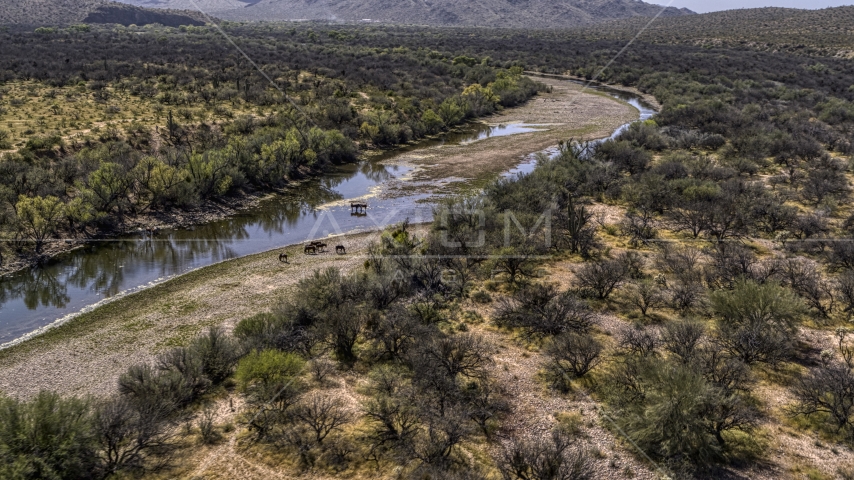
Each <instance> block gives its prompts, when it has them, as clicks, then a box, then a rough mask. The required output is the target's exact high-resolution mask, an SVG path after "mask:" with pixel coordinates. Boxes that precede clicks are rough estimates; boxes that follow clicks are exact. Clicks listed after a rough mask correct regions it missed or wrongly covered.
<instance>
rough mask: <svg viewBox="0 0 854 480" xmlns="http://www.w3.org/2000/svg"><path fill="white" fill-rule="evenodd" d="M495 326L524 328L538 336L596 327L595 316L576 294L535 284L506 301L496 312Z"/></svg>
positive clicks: (528, 332)
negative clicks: (594, 325)
mask: <svg viewBox="0 0 854 480" xmlns="http://www.w3.org/2000/svg"><path fill="white" fill-rule="evenodd" d="M494 318H495V323H496V324H497V325H500V326H502V327H509V328H521V329H523V330H524V331H525V332H526V333H527V334H529V335H534V336H542V335H557V334H559V333H561V332H567V331H574V332H585V331H587V329H589V328H590V326H591V325H592V324H593V320H594V314H593V312H592V311H591V310H590V308H589V307H588V306H587V304H586V303H585V302H584V301H582V300H580V299H578V298H577V297H576V296H575V295H574V294H573V293H572V292H569V291H566V292H559V291H558V289H557V287H556V286H554V285H543V284H532V285H529V286H526V287H523V288H521V289H519V291H517V293H516V294H515V295H514V296H513V297H512V298H502V299H501V300H499V301H498V302H497V306H496V309H495V315H494Z"/></svg>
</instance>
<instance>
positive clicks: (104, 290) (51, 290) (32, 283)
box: [0, 86, 655, 348]
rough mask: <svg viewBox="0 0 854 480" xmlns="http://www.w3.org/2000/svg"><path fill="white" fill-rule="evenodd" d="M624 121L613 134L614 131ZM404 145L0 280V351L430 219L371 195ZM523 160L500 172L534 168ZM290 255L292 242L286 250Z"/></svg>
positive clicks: (468, 136)
mask: <svg viewBox="0 0 854 480" xmlns="http://www.w3.org/2000/svg"><path fill="white" fill-rule="evenodd" d="M591 88H595V89H597V90H600V91H605V92H606V93H608V94H610V95H612V96H614V97H617V98H619V99H621V100H623V101H626V102H628V103H630V104H631V105H633V106H634V107H635V108H637V109H638V110H639V111H640V115H641V117H640V118H641V120H645V119H647V118H650V117H651V116H652V115H653V114H654V113H655V111H654V110H653V109H652V107H651V106H650V105H648V104H647V103H645V102H643V101H642V100H641V99H640V98H639V97H638V96H636V95H633V94H630V93H626V92H623V91H619V90H613V89H608V88H607V87H599V86H597V87H591ZM544 127H545V126H538V125H524V124H512V125H500V126H497V127H490V126H487V125H483V124H472V125H470V126H469V128H467V129H466V130H465V131H463V132H455V133H451V134H448V135H446V136H444V137H442V138H439V139H431V140H427V141H424V142H421V143H419V144H418V145H416V146H414V147H408V148H407V149H406V150H408V151H411V150H412V149H419V148H428V147H432V146H436V145H441V144H465V143H471V142H476V141H481V140H484V139H487V138H490V137H496V136H504V135H514V134H519V133H525V132H531V131H535V130H537V129H539V128H544ZM625 128H628V124H627V125H624V126H622V127H620V128H619V129H618V130H617V131H615V132H614V136H616V135H618V134H619V133H621V132H622V131H623V130H624V129H625ZM401 152H402V150H398V151H396V152H390V153H386V154H384V155H381V156H379V157H376V158H374V159H372V160H371V161H365V162H362V163H361V164H358V165H356V164H354V165H346V166H342V167H339V168H337V169H335V170H334V171H331V172H329V173H328V174H326V175H324V176H323V177H322V178H317V179H314V180H311V181H309V182H306V183H305V184H304V185H302V186H300V188H299V189H296V190H298V191H295V192H293V193H289V194H283V195H278V196H276V197H274V198H272V199H270V200H265V201H263V202H261V203H260V205H258V206H257V207H255V208H251V209H248V210H246V211H243V212H241V213H240V214H238V215H234V216H231V217H229V218H226V219H224V220H219V221H215V222H210V223H207V224H204V225H199V226H197V227H195V228H193V229H176V230H166V231H161V232H159V234H158V235H156V236H154V237H148V236H143V235H130V236H127V237H125V238H119V239H110V240H105V241H97V242H91V243H89V244H87V245H86V246H85V247H83V248H79V249H76V250H74V251H72V252H69V253H68V254H65V255H62V256H60V257H58V258H56V259H55V260H54V261H52V262H51V263H50V264H48V265H45V266H41V267H38V268H32V269H28V270H24V271H21V272H18V273H16V274H13V275H9V276H7V277H3V278H0V348H4V347H8V346H10V345H12V344H15V343H18V341H21V340H23V339H26V338H29V337H31V336H34V335H36V334H38V333H39V332H41V331H43V330H44V329H46V328H49V327H51V326H53V325H57V324H59V323H62V322H63V321H65V320H67V319H69V318H72V317H73V316H75V315H78V314H80V313H82V312H85V311H88V310H91V309H92V308H95V307H97V306H98V305H101V304H103V303H104V302H106V301H110V300H114V299H116V298H118V297H120V296H124V295H127V294H129V293H133V292H135V291H138V290H140V289H143V288H147V287H150V286H152V285H155V284H157V283H159V282H162V281H164V280H167V279H169V278H172V277H174V276H176V275H180V274H182V273H186V272H188V271H190V270H193V269H196V268H200V267H204V266H208V265H211V264H214V263H217V262H220V261H223V260H228V259H231V258H237V257H241V256H245V255H250V254H253V253H259V252H263V251H267V250H271V249H274V248H278V247H283V246H285V245H291V244H298V243H303V242H307V241H309V240H315V239H320V238H323V237H326V236H328V235H335V234H342V233H355V232H359V231H366V230H373V229H377V228H380V227H384V226H387V225H390V224H394V223H397V222H401V221H403V220H405V219H406V218H409V219H410V220H411V221H413V222H420V221H428V220H430V219H431V218H432V207H431V205H429V204H428V203H425V202H424V200H425V199H426V198H427V197H429V194H425V193H419V194H413V195H408V196H403V197H399V198H388V199H386V198H381V197H377V196H375V194H376V193H377V192H378V191H379V190H380V189H381V188H382V186H383V185H384V184H385V183H387V182H389V181H390V180H392V179H396V181H406V178H407V175H408V174H409V173H410V172H411V169H410V168H409V167H405V166H394V165H389V163H393V162H389V161H390V160H393V159H394V157H395V156H396V155H398V154H400V153H401ZM534 166H535V162H534V161H533V160H532V158H529V159H528V160H526V161H525V162H522V163H521V164H520V165H518V166H517V167H516V168H514V169H512V170H510V171H509V172H505V174H504V175H516V174H518V173H527V172H530V171H531V170H533V168H534ZM355 199H359V200H365V201H367V202H368V204H369V208H368V210H367V214H366V215H352V214H351V209H350V200H355ZM291 251H292V253H296V250H295V249H291Z"/></svg>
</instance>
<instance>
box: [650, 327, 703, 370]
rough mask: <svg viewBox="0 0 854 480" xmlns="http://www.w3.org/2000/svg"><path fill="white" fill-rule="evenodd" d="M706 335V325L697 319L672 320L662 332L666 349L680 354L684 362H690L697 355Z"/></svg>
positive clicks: (662, 341) (662, 342) (662, 339)
mask: <svg viewBox="0 0 854 480" xmlns="http://www.w3.org/2000/svg"><path fill="white" fill-rule="evenodd" d="M705 335H706V327H705V326H704V325H703V324H702V323H700V322H696V321H691V320H682V321H676V322H670V323H668V324H667V325H665V326H664V330H663V331H662V333H661V344H662V346H663V347H664V349H665V350H667V351H668V352H670V353H672V354H674V355H676V356H678V357H679V358H680V359H681V360H682V362H683V363H690V362H691V361H693V360H694V358H695V356H696V355H697V350H698V348H699V347H700V345H701V343H702V342H703V339H704V337H705Z"/></svg>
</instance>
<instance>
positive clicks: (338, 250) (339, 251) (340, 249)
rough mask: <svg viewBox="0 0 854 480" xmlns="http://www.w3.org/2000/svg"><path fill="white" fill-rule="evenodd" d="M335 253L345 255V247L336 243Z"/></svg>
mask: <svg viewBox="0 0 854 480" xmlns="http://www.w3.org/2000/svg"><path fill="white" fill-rule="evenodd" d="M335 253H337V254H338V255H347V249H346V248H344V245H338V246H337V247H335Z"/></svg>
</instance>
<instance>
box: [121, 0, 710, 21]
mask: <svg viewBox="0 0 854 480" xmlns="http://www.w3.org/2000/svg"><path fill="white" fill-rule="evenodd" d="M121 1H123V2H126V3H132V4H134V5H138V6H144V7H159V8H181V9H194V8H195V7H194V6H193V2H191V1H190V0H121ZM196 3H197V4H198V5H199V7H200V8H201V9H202V10H204V11H206V12H208V13H211V14H214V15H216V16H217V17H220V18H224V19H228V20H249V21H252V20H259V21H275V20H329V21H345V22H359V21H366V22H367V21H371V22H382V23H398V24H417V25H434V26H488V27H515V28H565V27H572V26H578V25H586V24H590V23H596V22H601V21H605V20H612V19H617V18H627V17H638V16H642V17H652V16H655V15H657V14H658V13H659V12H660V11H661V9H662V7H661V6H658V5H652V4H649V3H644V2H642V1H639V0H196ZM691 13H693V12H691V11H689V10H686V9H677V8H667V9H666V10H665V11H664V13H663V15H664V16H680V15H688V14H691Z"/></svg>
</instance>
